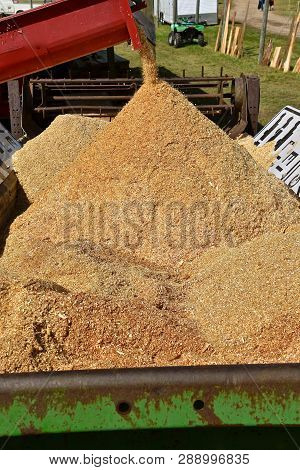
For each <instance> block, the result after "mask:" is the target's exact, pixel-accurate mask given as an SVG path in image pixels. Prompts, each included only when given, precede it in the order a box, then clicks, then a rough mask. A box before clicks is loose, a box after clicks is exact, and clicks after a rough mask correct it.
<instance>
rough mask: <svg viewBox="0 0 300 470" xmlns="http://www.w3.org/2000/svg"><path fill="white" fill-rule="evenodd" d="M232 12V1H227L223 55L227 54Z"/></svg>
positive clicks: (222, 46)
mask: <svg viewBox="0 0 300 470" xmlns="http://www.w3.org/2000/svg"><path fill="white" fill-rule="evenodd" d="M230 10H231V0H228V1H227V10H226V13H225V16H224V18H225V27H224V32H223V37H222V43H221V52H222V54H225V53H226V47H227V38H228V26H229V19H230Z"/></svg>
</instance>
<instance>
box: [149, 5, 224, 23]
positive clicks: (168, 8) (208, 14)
mask: <svg viewBox="0 0 300 470" xmlns="http://www.w3.org/2000/svg"><path fill="white" fill-rule="evenodd" d="M196 3H197V1H196V0H177V18H179V19H180V18H183V17H188V18H191V19H193V20H195V17H196V8H197V6H196ZM173 10H174V0H154V15H155V16H156V17H157V18H159V19H160V21H162V22H164V23H170V24H171V23H173ZM199 21H207V24H209V25H213V24H218V0H200V4H199Z"/></svg>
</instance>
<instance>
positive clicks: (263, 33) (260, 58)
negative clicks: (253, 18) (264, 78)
mask: <svg viewBox="0 0 300 470" xmlns="http://www.w3.org/2000/svg"><path fill="white" fill-rule="evenodd" d="M269 9H270V0H265V5H264V13H263V21H262V27H261V33H260V41H259V54H258V63H259V64H260V65H261V64H262V61H263V56H264V51H265V45H266V35H267V26H268V17H269Z"/></svg>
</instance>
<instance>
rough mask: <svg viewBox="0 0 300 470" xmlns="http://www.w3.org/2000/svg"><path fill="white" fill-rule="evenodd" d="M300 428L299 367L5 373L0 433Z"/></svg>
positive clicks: (0, 390)
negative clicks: (197, 428)
mask: <svg viewBox="0 0 300 470" xmlns="http://www.w3.org/2000/svg"><path fill="white" fill-rule="evenodd" d="M299 424H300V364H281V365H280V364H277V365H238V366H205V367H173V368H172V367H167V368H148V369H119V370H117V369H115V370H98V371H70V372H55V373H53V372H51V373H29V374H12V375H4V376H1V379H0V435H2V436H3V435H21V434H33V433H40V434H43V433H58V432H80V431H101V430H125V429H127V430H129V429H151V428H152V429H153V428H164V429H166V428H184V427H186V428H193V427H199V426H200V427H207V426H237V425H240V426H266V425H272V426H288V425H299Z"/></svg>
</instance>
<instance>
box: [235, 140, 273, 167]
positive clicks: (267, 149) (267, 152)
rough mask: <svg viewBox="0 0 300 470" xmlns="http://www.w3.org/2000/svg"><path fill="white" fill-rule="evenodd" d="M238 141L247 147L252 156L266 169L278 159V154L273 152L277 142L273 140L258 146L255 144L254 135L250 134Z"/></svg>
mask: <svg viewBox="0 0 300 470" xmlns="http://www.w3.org/2000/svg"><path fill="white" fill-rule="evenodd" d="M237 142H238V143H239V145H241V146H242V147H243V148H245V149H246V150H247V151H248V152H249V153H250V155H251V157H253V158H254V160H255V161H256V162H257V163H258V164H259V165H260V166H262V167H263V168H264V169H265V170H268V169H269V168H270V166H271V165H272V163H273V162H274V160H275V159H276V155H274V154H273V152H274V147H275V142H273V141H272V142H268V143H267V144H265V145H263V146H262V147H257V146H256V145H254V141H253V137H251V136H250V135H249V136H247V137H243V138H242V139H239V140H238V141H237Z"/></svg>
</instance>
